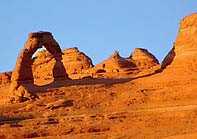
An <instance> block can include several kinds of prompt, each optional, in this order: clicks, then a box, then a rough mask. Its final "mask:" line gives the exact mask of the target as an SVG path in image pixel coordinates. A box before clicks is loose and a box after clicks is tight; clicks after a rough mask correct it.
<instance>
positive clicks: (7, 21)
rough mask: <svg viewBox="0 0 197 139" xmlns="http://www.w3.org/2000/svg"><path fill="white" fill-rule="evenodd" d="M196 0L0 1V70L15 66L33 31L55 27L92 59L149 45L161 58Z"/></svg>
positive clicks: (61, 39)
mask: <svg viewBox="0 0 197 139" xmlns="http://www.w3.org/2000/svg"><path fill="white" fill-rule="evenodd" d="M195 12H197V0H1V1H0V72H3V71H10V70H12V69H13V68H14V66H15V63H16V58H17V56H18V53H19V51H20V49H22V48H23V46H24V43H25V41H26V39H27V36H28V33H29V32H36V31H49V32H52V33H53V35H54V37H55V39H56V40H57V41H58V43H59V44H60V46H61V48H62V49H65V48H70V47H78V48H79V50H81V51H83V52H84V53H86V54H87V55H88V56H89V57H90V58H91V59H92V60H93V63H94V64H97V63H100V62H101V61H103V60H104V59H106V58H107V57H109V56H110V55H111V54H112V53H113V52H114V51H115V50H117V51H119V52H120V55H121V56H123V57H128V56H129V55H130V54H131V52H132V51H133V50H134V48H137V47H141V48H146V49H148V50H149V51H150V52H151V53H153V54H154V55H155V56H156V57H157V58H158V59H159V61H162V59H163V58H164V57H165V55H166V54H167V53H168V51H169V50H170V49H171V48H172V45H173V42H174V41H175V39H176V35H177V32H178V28H179V23H180V20H181V19H182V18H183V17H184V16H186V15H190V14H191V13H195Z"/></svg>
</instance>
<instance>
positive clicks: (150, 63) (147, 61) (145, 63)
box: [130, 48, 159, 70]
mask: <svg viewBox="0 0 197 139" xmlns="http://www.w3.org/2000/svg"><path fill="white" fill-rule="evenodd" d="M130 59H131V61H133V62H134V63H135V65H136V66H137V68H138V69H139V70H144V69H149V68H151V67H154V66H157V65H159V61H158V60H157V58H156V57H155V56H154V55H153V54H151V53H150V52H148V50H146V49H143V48H135V50H134V52H133V53H132V54H131V56H130Z"/></svg>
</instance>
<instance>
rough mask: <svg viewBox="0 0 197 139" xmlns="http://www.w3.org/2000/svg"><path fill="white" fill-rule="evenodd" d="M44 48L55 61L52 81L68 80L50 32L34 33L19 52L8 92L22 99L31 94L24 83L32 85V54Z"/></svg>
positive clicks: (59, 49) (57, 47)
mask: <svg viewBox="0 0 197 139" xmlns="http://www.w3.org/2000/svg"><path fill="white" fill-rule="evenodd" d="M43 46H44V47H45V48H46V50H47V51H49V52H50V53H51V54H52V55H53V57H54V58H55V60H56V63H55V65H54V68H53V77H54V80H57V79H59V78H65V79H66V78H68V75H67V73H66V70H65V68H64V65H63V63H62V61H61V60H62V51H61V48H60V46H59V44H58V43H57V42H56V40H55V39H54V38H53V35H52V34H51V33H50V32H34V33H30V34H29V36H28V39H27V41H26V43H25V46H24V48H23V49H22V50H21V52H20V54H19V56H18V58H17V61H16V66H15V69H14V70H13V73H12V77H11V88H10V91H11V92H12V93H13V94H14V96H15V95H17V96H20V97H23V96H24V95H26V94H31V93H29V92H31V91H30V90H29V88H27V87H26V85H25V84H26V83H29V84H34V77H33V73H32V64H33V59H32V56H33V54H34V53H35V52H36V51H37V49H39V48H42V47H43Z"/></svg>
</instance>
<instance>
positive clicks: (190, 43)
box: [162, 14, 197, 72]
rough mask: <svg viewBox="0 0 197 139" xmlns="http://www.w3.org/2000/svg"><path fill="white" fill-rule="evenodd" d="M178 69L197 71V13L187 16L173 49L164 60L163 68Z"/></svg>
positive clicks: (181, 25) (181, 24)
mask: <svg viewBox="0 0 197 139" xmlns="http://www.w3.org/2000/svg"><path fill="white" fill-rule="evenodd" d="M166 67H167V69H171V70H175V69H176V71H183V72H185V71H197V70H196V69H197V14H192V15H190V16H187V17H185V18H184V19H183V20H182V21H181V23H180V29H179V32H178V35H177V38H176V41H175V43H174V47H173V49H172V50H171V51H170V52H169V54H168V55H167V56H166V58H165V59H164V60H163V62H162V68H163V69H164V68H166Z"/></svg>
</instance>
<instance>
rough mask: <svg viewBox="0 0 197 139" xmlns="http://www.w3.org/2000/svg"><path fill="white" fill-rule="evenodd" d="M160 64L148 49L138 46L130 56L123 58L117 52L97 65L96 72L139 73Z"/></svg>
mask: <svg viewBox="0 0 197 139" xmlns="http://www.w3.org/2000/svg"><path fill="white" fill-rule="evenodd" d="M157 65H159V61H158V60H157V59H156V58H155V57H154V56H153V55H152V54H151V53H150V52H148V51H147V50H146V49H143V48H136V49H135V50H134V52H133V53H132V54H131V56H130V57H129V58H123V57H121V56H120V55H119V53H118V52H115V53H114V54H112V56H110V57H109V58H108V59H107V60H104V61H103V62H102V63H100V64H98V65H96V67H95V69H96V72H111V73H114V72H115V73H117V72H119V73H128V74H137V73H139V72H141V71H144V70H147V69H150V68H152V67H154V66H157Z"/></svg>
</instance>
